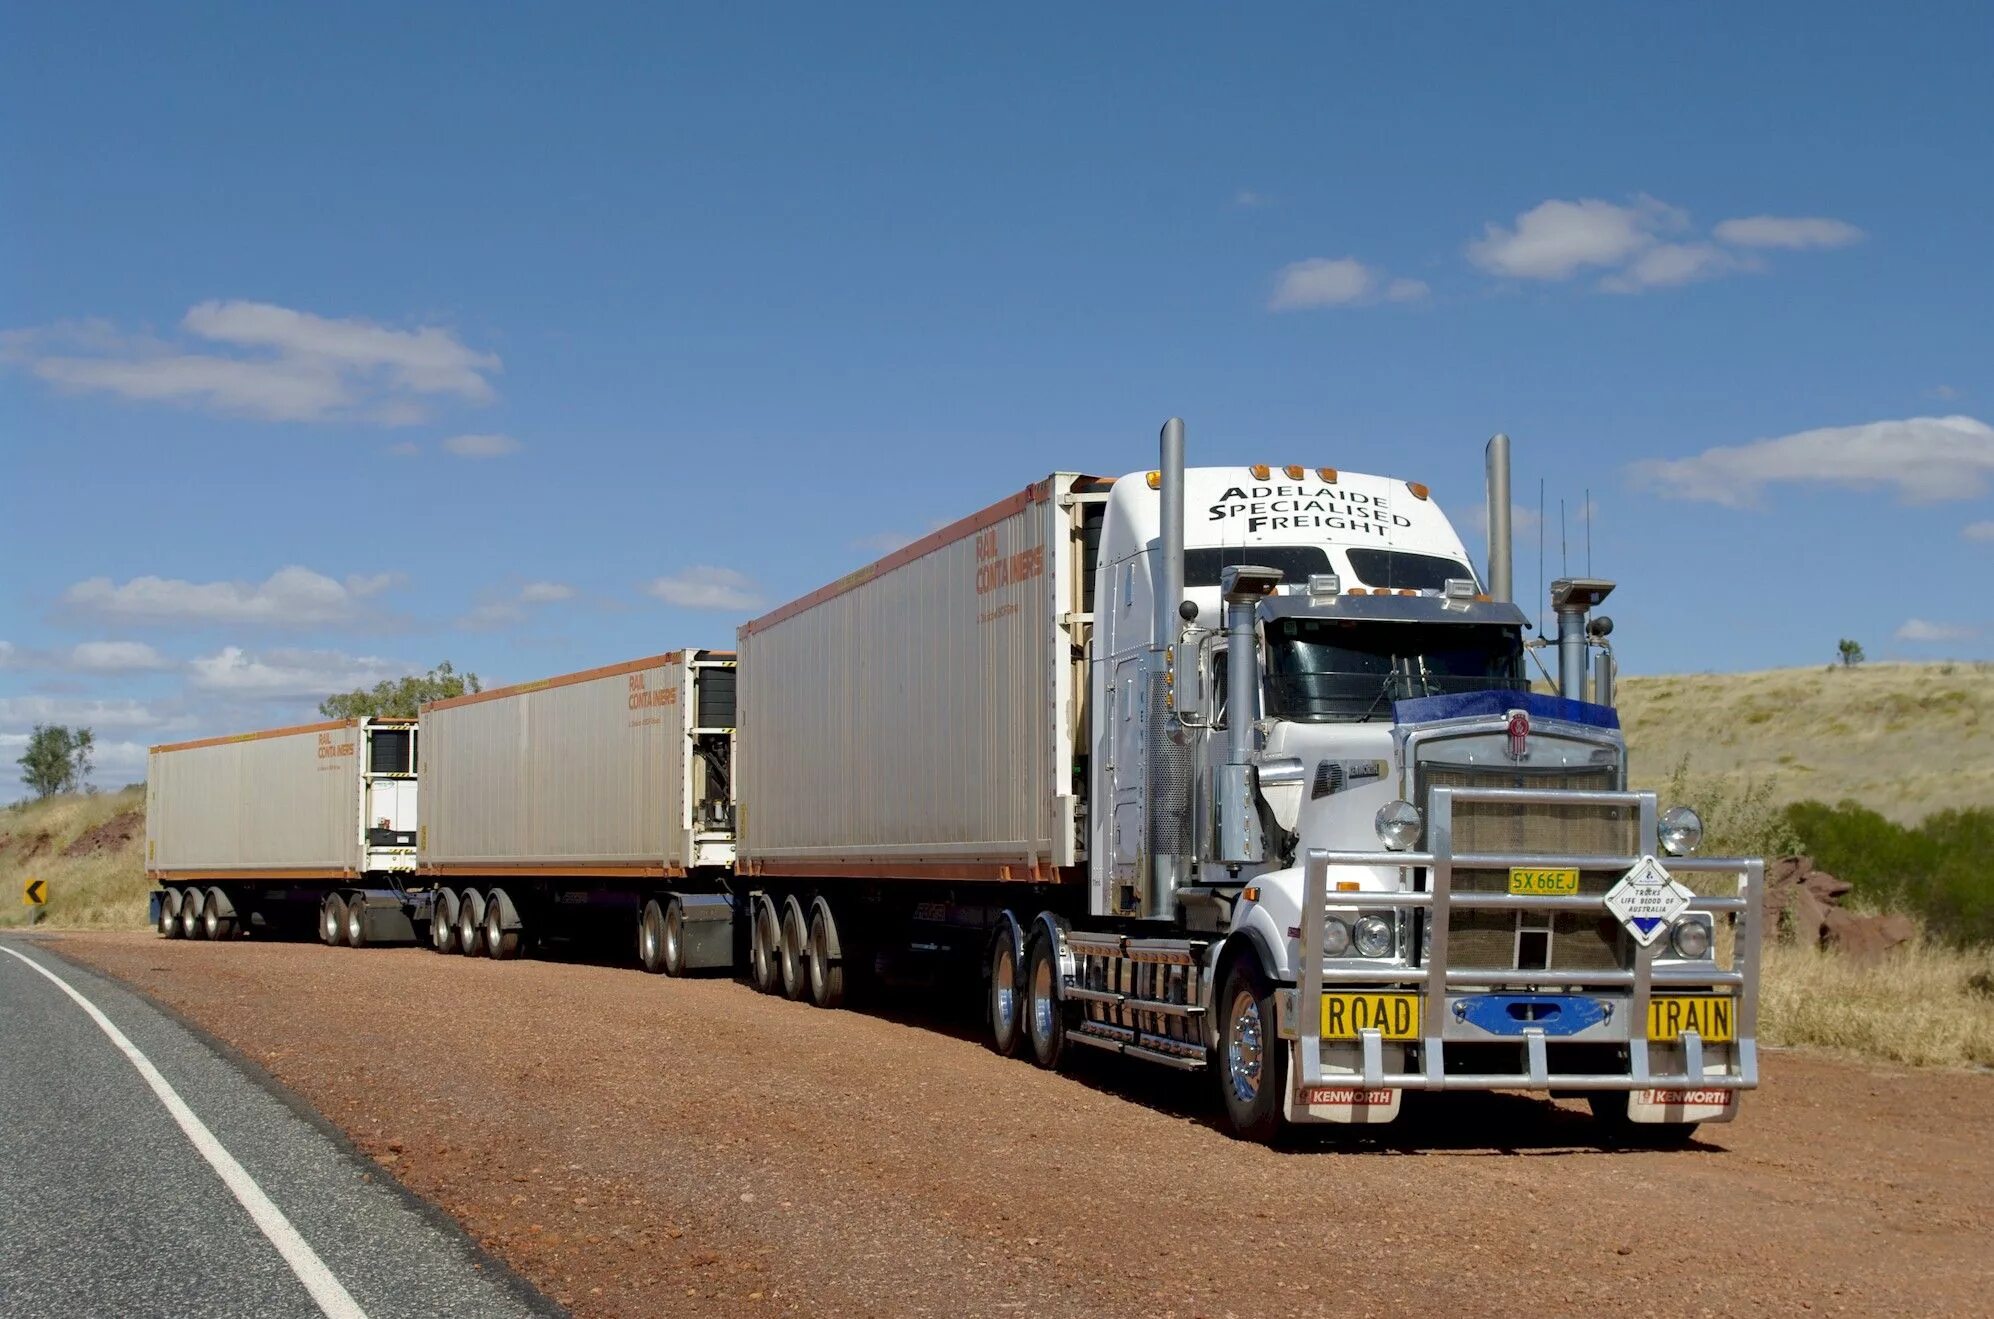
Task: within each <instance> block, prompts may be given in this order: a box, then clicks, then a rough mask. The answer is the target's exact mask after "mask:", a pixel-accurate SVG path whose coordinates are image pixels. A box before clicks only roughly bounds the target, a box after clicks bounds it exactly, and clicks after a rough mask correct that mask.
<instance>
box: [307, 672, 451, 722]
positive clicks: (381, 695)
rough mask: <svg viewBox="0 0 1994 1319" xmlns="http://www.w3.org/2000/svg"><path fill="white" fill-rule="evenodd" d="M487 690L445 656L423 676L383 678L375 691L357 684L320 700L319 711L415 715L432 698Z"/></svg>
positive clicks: (349, 715)
mask: <svg viewBox="0 0 1994 1319" xmlns="http://www.w3.org/2000/svg"><path fill="white" fill-rule="evenodd" d="M483 690H484V684H482V683H480V682H479V681H478V675H477V674H475V673H459V672H457V670H456V669H454V668H452V667H451V664H450V661H449V660H445V661H443V662H442V663H441V664H439V665H437V666H436V667H435V668H433V669H431V670H430V671H429V672H428V673H426V674H423V675H422V676H421V677H417V676H416V675H414V674H410V675H409V676H407V677H405V678H399V679H395V680H393V681H390V680H387V679H383V680H382V681H380V682H377V683H375V684H374V689H373V690H372V691H368V690H366V689H365V688H355V689H354V690H353V691H350V692H340V693H338V694H336V695H333V696H328V697H326V698H325V699H324V700H323V701H320V702H319V706H318V712H319V713H320V714H322V715H324V716H325V717H326V718H328V719H395V718H399V719H413V718H415V716H416V714H417V713H418V712H419V711H420V710H421V709H422V707H423V706H424V705H426V704H428V703H429V702H431V701H447V700H449V699H450V698H451V697H453V696H462V695H464V694H465V693H467V692H480V691H483Z"/></svg>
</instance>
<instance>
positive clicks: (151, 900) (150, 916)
mask: <svg viewBox="0 0 1994 1319" xmlns="http://www.w3.org/2000/svg"><path fill="white" fill-rule="evenodd" d="M165 901H166V890H165V889H158V888H156V889H154V890H153V891H152V892H150V893H148V894H146V897H145V923H146V924H147V925H150V926H151V927H152V928H153V929H155V930H156V929H158V928H159V909H160V906H161V904H163V903H164V902H165Z"/></svg>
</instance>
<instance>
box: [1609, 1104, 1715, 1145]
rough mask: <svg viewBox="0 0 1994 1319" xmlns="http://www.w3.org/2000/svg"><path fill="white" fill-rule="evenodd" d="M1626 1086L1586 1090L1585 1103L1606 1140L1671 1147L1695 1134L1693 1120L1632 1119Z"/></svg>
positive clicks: (1692, 1137)
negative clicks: (1630, 1118) (1628, 1114)
mask: <svg viewBox="0 0 1994 1319" xmlns="http://www.w3.org/2000/svg"><path fill="white" fill-rule="evenodd" d="M1631 1097H1632V1096H1631V1095H1630V1094H1629V1093H1628V1092H1627V1091H1625V1090H1593V1091H1589V1092H1588V1093H1587V1094H1586V1107H1587V1108H1590V1109H1591V1110H1592V1120H1593V1121H1594V1122H1595V1123H1597V1124H1598V1126H1599V1129H1600V1134H1601V1135H1602V1136H1603V1137H1605V1139H1606V1142H1607V1143H1608V1144H1610V1145H1613V1146H1615V1147H1617V1148H1620V1149H1647V1150H1674V1149H1681V1148H1682V1147H1683V1146H1685V1145H1687V1144H1689V1142H1690V1141H1691V1140H1693V1139H1694V1138H1695V1136H1696V1128H1697V1127H1698V1125H1700V1124H1698V1123H1695V1122H1633V1121H1630V1120H1628V1117H1627V1101H1628V1100H1629V1099H1630V1098H1631Z"/></svg>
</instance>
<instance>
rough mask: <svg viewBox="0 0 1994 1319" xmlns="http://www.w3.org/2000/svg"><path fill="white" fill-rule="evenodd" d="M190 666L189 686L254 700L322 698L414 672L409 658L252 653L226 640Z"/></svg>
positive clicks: (319, 652) (325, 652)
mask: <svg viewBox="0 0 1994 1319" xmlns="http://www.w3.org/2000/svg"><path fill="white" fill-rule="evenodd" d="M187 667H188V670H189V675H190V676H189V678H188V686H190V687H193V688H194V689H196V690H198V691H204V692H219V693H223V694H226V695H229V696H237V697H244V698H248V699H253V700H264V699H267V700H289V699H295V698H299V697H319V698H323V697H326V696H330V695H332V694H333V693H334V692H343V691H351V690H353V689H354V688H355V687H371V686H373V685H374V684H375V683H377V682H380V681H382V680H383V679H392V678H399V677H401V676H402V675H403V674H405V673H409V672H411V669H410V667H409V666H408V665H406V664H400V663H397V662H395V661H393V660H385V659H377V658H375V657H373V656H371V655H366V656H359V657H355V656H351V655H342V654H340V653H339V652H337V651H330V650H271V651H267V652H264V653H263V654H260V655H252V654H250V653H249V652H248V651H245V650H244V649H243V648H242V647H240V646H224V647H222V649H221V650H220V651H219V652H218V653H216V654H213V655H207V656H202V657H200V658H197V659H194V660H192V661H190V662H189V663H188V666H187Z"/></svg>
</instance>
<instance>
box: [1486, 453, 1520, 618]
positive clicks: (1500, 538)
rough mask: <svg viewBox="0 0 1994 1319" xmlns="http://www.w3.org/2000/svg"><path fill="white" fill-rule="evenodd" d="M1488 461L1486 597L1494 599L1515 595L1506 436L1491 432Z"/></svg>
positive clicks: (1506, 599)
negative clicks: (1487, 574) (1512, 576)
mask: <svg viewBox="0 0 1994 1319" xmlns="http://www.w3.org/2000/svg"><path fill="white" fill-rule="evenodd" d="M1486 459H1487V462H1488V497H1489V562H1488V570H1489V580H1488V588H1489V597H1490V598H1491V599H1494V600H1504V601H1510V600H1514V599H1516V592H1515V590H1514V585H1513V583H1512V582H1511V580H1510V565H1511V560H1512V557H1513V551H1514V545H1513V542H1512V541H1511V539H1510V526H1509V513H1510V509H1511V508H1512V507H1513V506H1512V505H1511V503H1510V502H1509V436H1507V435H1501V434H1498V435H1495V436H1492V437H1491V438H1490V439H1489V446H1488V450H1487V454H1486Z"/></svg>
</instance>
